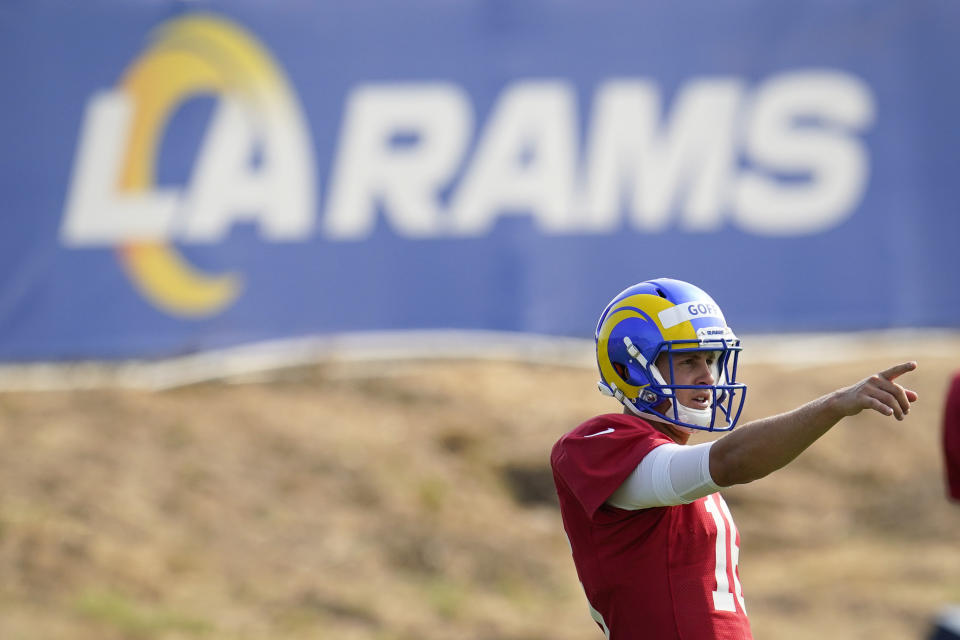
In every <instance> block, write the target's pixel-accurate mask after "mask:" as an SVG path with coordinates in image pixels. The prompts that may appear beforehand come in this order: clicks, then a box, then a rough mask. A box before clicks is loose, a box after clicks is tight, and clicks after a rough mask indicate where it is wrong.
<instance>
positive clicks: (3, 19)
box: [0, 0, 960, 361]
mask: <svg viewBox="0 0 960 640" xmlns="http://www.w3.org/2000/svg"><path fill="white" fill-rule="evenodd" d="M0 54H2V57H0V60H2V62H0V68H2V71H0V79H2V81H3V84H2V86H3V87H5V92H4V93H5V97H4V99H3V101H2V103H0V105H2V106H0V110H2V116H3V117H2V118H0V134H2V140H4V142H5V143H6V144H5V145H4V150H3V152H2V153H0V190H2V191H0V192H2V194H3V202H4V206H3V216H4V224H3V233H2V235H0V360H4V361H27V360H50V359H78V358H97V359H112V358H129V357H159V356H169V355H174V354H182V353H189V352H194V351H200V350H206V349H211V348H219V347H225V346H230V345H236V344H243V343H249V342H257V341H263V340H274V339H281V338H288V337H303V336H314V335H325V334H340V333H349V332H358V331H382V330H404V329H416V330H430V329H460V330H471V329H477V330H486V331H509V332H523V333H536V334H546V335H557V336H576V337H590V336H591V335H592V332H593V329H594V325H595V322H596V318H597V316H598V315H599V313H600V311H601V310H602V309H603V307H604V305H605V304H606V303H607V302H608V301H609V300H610V299H611V298H612V297H613V296H614V295H615V294H616V293H617V292H619V291H620V290H622V289H623V288H625V287H627V286H628V285H630V284H633V283H634V282H637V281H640V280H645V279H649V278H654V277H664V276H667V277H675V278H680V279H684V280H688V281H690V282H693V283H695V284H697V285H699V286H701V287H702V288H704V289H705V290H707V291H708V292H709V293H710V294H711V295H712V296H713V297H714V299H715V300H717V302H718V303H719V304H720V305H721V306H722V307H723V309H724V313H725V315H726V317H727V320H728V322H729V323H730V325H731V326H732V327H733V328H734V329H735V330H736V331H737V332H738V333H741V334H743V333H749V332H781V331H789V332H801V331H847V330H859V329H883V328H893V327H947V328H957V327H958V326H960V322H958V320H957V318H958V317H960V278H958V274H960V252H958V250H957V249H956V246H955V245H956V243H957V238H960V216H958V214H957V207H958V205H957V202H960V181H958V180H957V178H956V174H957V169H958V164H960V163H958V158H960V155H958V152H957V149H958V148H960V146H958V143H960V127H957V125H956V119H957V114H958V113H960V90H958V89H957V88H956V82H955V80H954V78H955V76H956V71H955V66H956V61H957V60H958V59H960V5H954V4H950V3H941V2H933V1H921V2H913V3H903V2H865V1H864V2H844V3H827V2H812V3H800V4H798V3H788V2H780V1H777V2H760V1H759V0H758V1H756V2H733V1H732V0H722V1H719V2H717V1H707V0H695V1H692V2H684V3H646V2H644V3H637V2H628V1H626V0H622V1H613V0H607V1H601V2H562V3H561V2H546V1H542V2H541V1H535V2H523V3H519V2H508V1H506V0H486V1H479V0H476V1H473V2H457V3H445V2H433V1H429V0H415V1H412V2H404V3H399V2H387V3H384V2H373V1H372V0H353V1H350V2H346V1H344V2H324V3H303V2H294V1H293V0H286V1H281V2H272V3H260V2H253V1H252V0H247V1H235V2H172V1H171V2H150V3H146V2H140V3H131V2H120V1H118V0H113V1H100V2H86V3H62V2H53V1H52V0H37V1H36V2H31V3H8V4H7V5H5V6H4V7H3V8H0Z"/></svg>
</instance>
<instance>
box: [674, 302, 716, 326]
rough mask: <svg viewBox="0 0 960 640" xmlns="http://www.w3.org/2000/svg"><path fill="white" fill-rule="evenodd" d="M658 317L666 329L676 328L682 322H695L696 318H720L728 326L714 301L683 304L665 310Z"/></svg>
mask: <svg viewBox="0 0 960 640" xmlns="http://www.w3.org/2000/svg"><path fill="white" fill-rule="evenodd" d="M657 317H658V318H659V319H660V324H661V325H663V328H664V329H669V328H671V327H675V326H677V325H678V324H680V323H681V322H686V321H688V320H694V319H695V318H707V317H709V318H719V319H720V320H722V321H723V322H724V324H726V320H725V319H724V317H723V312H722V311H720V307H718V306H717V305H716V303H714V302H712V301H709V302H708V301H704V302H687V303H681V304H678V305H677V306H675V307H670V308H669V309H664V310H663V311H661V312H660V313H659V314H657Z"/></svg>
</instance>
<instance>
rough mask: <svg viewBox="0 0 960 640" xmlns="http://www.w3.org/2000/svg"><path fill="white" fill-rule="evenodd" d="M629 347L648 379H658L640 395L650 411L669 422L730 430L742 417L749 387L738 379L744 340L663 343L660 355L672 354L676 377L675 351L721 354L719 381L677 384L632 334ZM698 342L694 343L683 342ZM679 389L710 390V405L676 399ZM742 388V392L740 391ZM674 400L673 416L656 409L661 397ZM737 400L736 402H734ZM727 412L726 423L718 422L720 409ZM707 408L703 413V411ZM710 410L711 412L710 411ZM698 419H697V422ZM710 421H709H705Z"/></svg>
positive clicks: (671, 375) (686, 425) (718, 365)
mask: <svg viewBox="0 0 960 640" xmlns="http://www.w3.org/2000/svg"><path fill="white" fill-rule="evenodd" d="M623 342H624V345H625V346H626V348H627V353H629V354H630V356H631V357H632V358H634V359H635V360H636V361H637V362H638V363H639V364H640V366H642V367H643V368H644V370H645V371H646V373H647V376H648V379H650V380H654V381H656V383H655V384H653V383H651V387H653V388H654V389H656V391H654V390H652V389H651V388H650V387H648V388H646V389H643V390H641V392H640V397H639V399H640V400H641V401H643V402H644V403H645V404H646V405H647V408H646V409H645V411H646V412H649V413H651V414H653V415H655V416H658V417H661V418H663V419H665V420H667V421H669V422H672V423H674V424H678V425H680V426H683V427H687V428H691V429H698V430H701V431H729V430H731V429H733V428H734V426H736V424H737V420H739V419H740V413H741V412H742V411H743V402H744V400H745V399H746V392H747V387H746V385H745V384H742V383H737V382H736V379H737V366H738V364H739V359H740V351H741V350H742V347H741V346H740V340H738V339H736V338H734V339H732V340H728V339H723V338H718V339H713V340H673V341H667V342H664V343H662V344H661V345H660V346H659V347H658V348H657V351H656V353H657V355H658V356H659V355H660V354H661V353H666V354H668V360H669V364H670V380H673V379H674V371H673V356H674V354H675V353H677V354H679V353H690V352H701V351H716V352H719V353H720V354H721V355H720V356H719V357H718V359H717V362H716V371H715V375H714V377H715V384H713V385H675V384H668V383H667V381H666V380H664V378H663V376H662V375H661V374H660V370H659V369H657V367H656V366H655V365H654V363H651V362H649V361H648V360H647V359H646V358H644V356H643V354H642V353H640V350H639V349H637V347H636V346H635V345H634V344H633V342H632V341H631V340H630V338H624V339H623ZM680 345H694V346H680ZM677 389H697V390H702V391H706V392H708V393H709V394H710V407H709V408H707V409H692V408H690V407H685V406H683V405H681V404H680V402H679V401H678V400H677V399H676V393H675V391H676V390H677ZM738 392H739V393H738ZM663 399H667V400H670V405H671V411H670V413H671V414H672V417H668V416H666V415H664V414H662V413H660V412H659V411H656V410H654V409H653V405H655V404H658V403H659V401H661V400H663ZM734 403H736V406H734ZM718 409H719V411H720V413H721V414H722V415H723V418H724V420H723V422H724V424H722V425H718V424H717V410H718ZM701 412H703V413H701ZM707 414H709V416H708V415H707ZM694 420H696V422H694ZM704 423H706V424H704Z"/></svg>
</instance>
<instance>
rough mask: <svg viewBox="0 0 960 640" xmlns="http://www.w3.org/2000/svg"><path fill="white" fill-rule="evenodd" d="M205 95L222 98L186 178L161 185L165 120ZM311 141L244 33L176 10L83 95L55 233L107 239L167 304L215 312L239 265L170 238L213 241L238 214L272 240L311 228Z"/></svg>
mask: <svg viewBox="0 0 960 640" xmlns="http://www.w3.org/2000/svg"><path fill="white" fill-rule="evenodd" d="M202 95H213V96H216V97H217V98H218V99H217V104H216V108H215V109H214V112H213V115H212V117H211V119H210V123H209V125H208V128H207V131H206V133H205V136H204V140H203V142H202V143H201V146H200V151H199V153H198V155H197V157H196V159H195V161H194V166H193V169H192V175H191V179H190V182H189V184H188V185H185V186H184V187H183V188H180V189H177V188H170V187H160V186H159V185H157V183H156V175H157V164H158V156H159V152H160V147H161V143H162V142H163V135H164V132H165V130H166V127H167V125H168V123H169V121H170V119H171V117H172V115H173V114H174V113H175V112H176V109H177V108H178V107H179V106H180V105H182V104H183V103H184V102H186V101H187V100H189V99H191V98H193V97H196V96H202ZM309 141H310V136H309V133H308V131H307V127H306V123H305V120H304V118H303V115H302V114H301V112H300V108H299V105H298V102H297V100H296V98H295V95H294V92H293V90H292V88H291V87H290V85H289V83H288V82H287V80H286V78H285V77H284V74H283V72H282V71H281V69H280V68H279V66H278V65H277V64H276V63H275V62H274V61H273V59H272V58H271V56H270V54H269V52H268V51H266V50H265V49H264V47H263V46H261V45H260V44H259V43H258V42H257V41H256V39H255V38H254V37H253V36H252V35H251V34H249V33H247V32H246V31H245V30H243V29H241V28H239V27H238V26H236V25H234V24H232V23H230V22H227V21H225V20H223V19H220V18H217V17H214V16H208V15H196V14H194V15H190V16H187V17H183V18H179V19H175V20H172V21H170V22H168V23H166V24H164V25H162V26H161V27H160V28H159V29H158V30H157V32H156V37H155V38H154V39H153V41H152V42H151V44H150V46H149V47H148V48H147V49H146V50H145V51H144V52H143V53H142V54H141V55H140V56H139V57H138V58H137V59H135V60H134V61H133V62H132V63H131V64H130V66H129V67H128V68H127V70H126V72H125V73H124V75H123V78H122V80H121V81H120V83H119V85H118V87H117V88H115V89H114V90H111V91H106V92H100V93H98V94H96V95H95V96H94V97H93V98H92V99H91V100H90V102H89V104H88V105H87V110H86V114H85V120H84V125H83V130H82V132H81V135H80V141H79V144H78V151H77V156H76V159H75V163H74V172H73V177H72V180H71V185H70V189H69V193H68V196H67V203H66V210H65V215H64V219H63V224H62V227H61V239H62V241H63V242H64V244H66V245H68V246H71V247H109V246H113V247H115V248H116V250H117V254H118V257H119V260H120V262H121V264H122V265H123V267H124V269H125V271H126V273H127V274H128V275H129V277H130V280H131V281H132V282H133V284H134V285H135V286H136V288H137V289H138V290H139V291H140V292H141V293H142V294H143V295H144V297H145V298H146V299H148V300H149V301H150V302H151V303H152V304H154V305H155V306H157V307H158V308H160V309H162V310H164V311H165V312H167V313H170V314H172V315H176V316H181V317H194V318H200V317H206V316H210V315H213V314H216V313H218V312H220V311H222V310H223V309H225V308H226V307H227V306H229V305H230V304H232V303H233V302H234V301H235V300H236V298H237V296H238V295H239V293H240V291H241V290H242V287H243V278H242V276H241V275H240V274H239V273H236V272H227V273H219V274H210V273H204V272H203V271H201V270H200V269H198V268H196V267H195V266H193V265H192V264H190V263H189V262H188V261H187V260H186V259H185V258H184V256H183V255H182V254H181V253H180V252H179V251H178V250H177V249H176V248H174V247H173V246H171V244H170V242H171V241H172V240H177V241H182V242H183V243H185V244H213V243H216V242H219V241H221V240H222V239H223V238H224V237H225V236H226V234H227V232H228V231H229V229H230V226H231V224H232V223H233V222H235V221H238V220H244V221H247V222H251V221H254V222H257V223H258V225H259V231H260V234H261V236H263V237H265V238H266V239H267V240H271V241H285V240H287V241H289V240H302V239H304V238H306V237H308V236H309V234H310V232H311V230H312V225H313V222H314V215H315V208H314V202H315V189H316V185H315V183H314V173H315V172H314V160H313V155H312V150H311V148H310V146H309ZM254 157H256V158H258V159H259V161H258V162H256V163H254V162H252V160H251V159H252V158H254ZM254 165H255V166H254Z"/></svg>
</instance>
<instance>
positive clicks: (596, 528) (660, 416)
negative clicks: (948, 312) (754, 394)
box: [550, 278, 917, 640]
mask: <svg viewBox="0 0 960 640" xmlns="http://www.w3.org/2000/svg"><path fill="white" fill-rule="evenodd" d="M595 337H596V355H597V365H598V367H599V369H600V382H599V387H600V390H601V391H602V392H603V393H604V394H606V395H609V396H612V397H614V398H616V399H617V400H619V401H620V402H621V403H622V404H623V412H622V413H620V414H606V415H601V416H597V417H595V418H592V419H590V420H587V421H586V422H584V423H583V424H581V425H580V426H579V427H577V428H576V429H573V430H572V431H570V432H569V433H567V434H566V435H564V436H563V437H562V438H560V440H559V441H558V442H557V443H556V444H555V445H554V447H553V451H552V452H551V456H550V463H551V467H552V469H553V477H554V482H555V484H556V488H557V495H558V496H559V499H560V510H561V515H562V518H563V526H564V529H565V530H566V533H567V537H568V538H569V540H570V546H571V549H572V551H573V561H574V564H575V565H576V569H577V574H578V576H579V578H580V581H581V583H582V584H583V588H584V591H585V592H586V596H587V600H588V602H589V605H590V612H591V615H592V616H593V619H594V620H596V622H597V624H598V625H599V626H600V628H601V629H602V630H603V632H604V634H605V635H606V637H607V638H608V639H613V640H646V639H649V640H673V639H678V640H679V639H683V640H714V639H716V640H749V639H750V638H752V636H751V633H750V622H749V619H748V618H747V606H746V601H745V600H744V592H743V589H742V587H741V584H740V574H739V570H738V567H737V565H738V560H739V555H740V535H739V533H738V532H737V527H736V525H735V524H734V522H733V517H732V516H731V514H730V510H729V509H728V508H727V505H726V503H725V502H724V501H723V498H722V497H721V496H720V494H719V493H718V491H719V490H720V489H721V488H723V487H729V486H731V485H735V484H742V483H746V482H752V481H753V480H757V479H758V478H762V477H764V476H766V475H767V474H769V473H771V472H773V471H775V470H777V469H779V468H781V467H783V466H785V465H786V464H788V463H789V462H790V461H791V460H793V459H794V458H796V457H797V456H798V455H799V454H800V453H801V452H802V451H803V450H804V449H806V448H807V447H809V446H810V445H811V444H812V443H813V442H814V441H815V440H817V438H819V437H820V436H822V435H823V434H824V433H826V432H827V431H828V430H829V429H830V428H831V427H833V426H834V425H835V424H837V423H838V422H839V421H840V420H841V419H842V418H844V417H846V416H852V415H855V414H857V413H859V412H861V411H863V410H865V409H870V410H874V411H877V412H879V413H881V414H883V415H885V416H894V417H895V418H896V419H897V420H902V419H903V418H904V416H905V415H906V414H907V413H908V412H909V410H910V404H911V403H912V402H915V401H916V400H917V394H916V393H915V392H913V391H911V390H909V389H905V388H904V387H902V386H900V385H899V384H898V383H897V382H895V380H896V379H897V377H898V376H900V375H902V374H904V373H907V372H908V371H912V370H914V369H915V368H916V366H917V365H916V363H915V362H905V363H902V364H898V365H896V366H893V367H890V368H889V369H887V370H885V371H882V372H879V373H877V374H874V375H871V376H869V377H867V378H865V379H863V380H861V381H859V382H857V383H855V384H853V385H851V386H849V387H844V388H842V389H837V390H836V391H833V392H831V393H828V394H827V395H825V396H823V397H821V398H818V399H816V400H813V401H811V402H809V403H807V404H805V405H803V406H801V407H798V408H796V409H794V410H792V411H789V412H787V413H783V414H780V415H776V416H771V417H768V418H762V419H759V420H755V421H752V422H750V423H748V424H745V425H743V426H740V427H739V428H738V429H737V430H736V431H731V430H732V429H733V428H734V426H736V424H737V420H738V418H739V417H740V412H741V410H742V408H743V401H744V398H745V396H746V391H747V389H746V386H745V385H744V384H742V383H739V382H737V363H738V358H739V354H740V350H741V346H740V340H739V339H738V338H737V337H736V335H735V334H734V333H733V331H732V330H731V329H730V327H728V326H727V323H726V320H725V319H724V316H723V312H722V311H721V309H720V307H719V305H717V303H716V302H715V301H714V300H713V299H712V298H711V297H710V296H709V295H707V294H706V293H705V292H704V291H703V290H701V289H699V288H698V287H696V286H694V285H692V284H689V283H686V282H682V281H680V280H672V279H668V278H661V279H657V280H648V281H645V282H641V283H639V284H636V285H633V286H632V287H629V288H628V289H625V290H624V291H622V292H621V293H620V294H618V295H617V296H616V297H615V298H614V299H613V300H612V301H611V302H610V304H609V305H607V308H606V309H605V310H604V311H603V313H602V314H601V315H600V320H599V322H598V323H597V329H596V336H595ZM698 430H705V431H729V432H730V433H727V434H725V435H724V436H723V437H721V438H719V439H717V440H714V441H712V442H705V443H702V444H696V445H688V444H687V442H688V440H689V438H690V436H691V434H693V433H695V432H696V431H698Z"/></svg>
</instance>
